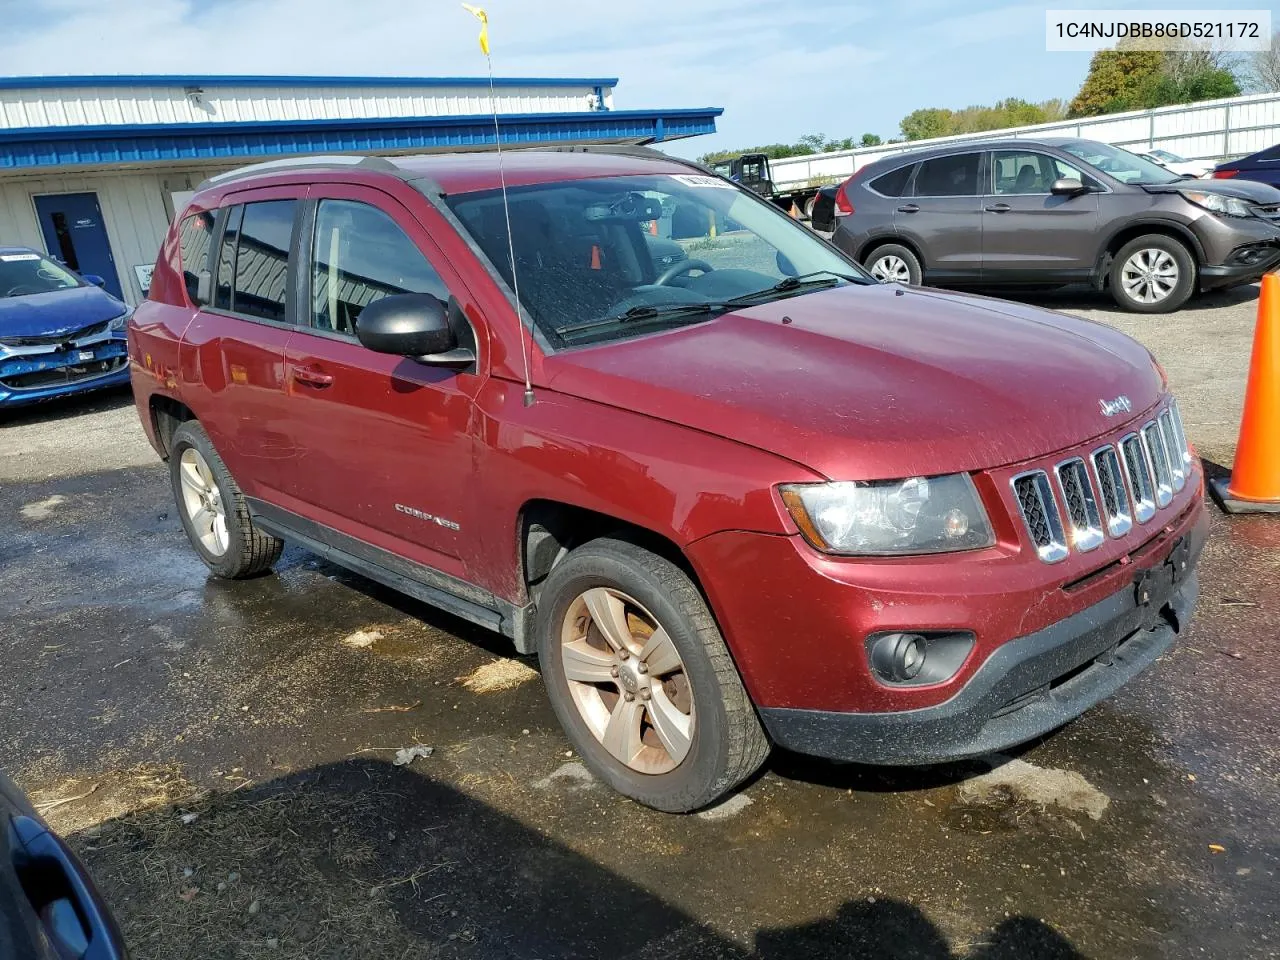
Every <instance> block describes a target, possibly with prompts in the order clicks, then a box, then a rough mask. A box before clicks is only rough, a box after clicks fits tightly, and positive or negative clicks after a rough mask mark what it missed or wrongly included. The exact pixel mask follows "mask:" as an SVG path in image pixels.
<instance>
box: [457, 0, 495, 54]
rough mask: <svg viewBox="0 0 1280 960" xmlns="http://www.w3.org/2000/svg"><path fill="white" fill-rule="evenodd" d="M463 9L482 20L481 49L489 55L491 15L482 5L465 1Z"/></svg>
mask: <svg viewBox="0 0 1280 960" xmlns="http://www.w3.org/2000/svg"><path fill="white" fill-rule="evenodd" d="M462 9H463V10H465V11H467V13H469V14H471V15H472V16H473V17H475V18H476V19H477V20H479V21H480V50H481V52H482V53H483V54H484V55H485V56H486V57H487V56H488V55H489V15H488V14H487V13H485V12H484V10H482V9H481V8H480V7H473V6H472V5H471V4H469V3H464V4H463V5H462Z"/></svg>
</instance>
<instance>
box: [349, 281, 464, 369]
mask: <svg viewBox="0 0 1280 960" xmlns="http://www.w3.org/2000/svg"><path fill="white" fill-rule="evenodd" d="M356 336H357V337H358V338H359V339H360V342H361V343H362V344H363V345H364V346H366V347H368V348H369V349H370V350H374V351H376V352H378V353H390V354H395V355H396V356H401V357H412V358H413V359H414V360H417V361H418V362H419V363H425V364H431V365H434V366H443V367H465V366H469V365H470V364H471V363H472V362H474V360H475V353H474V351H472V350H470V349H467V348H466V347H460V346H458V337H457V335H456V334H455V333H454V331H453V328H452V327H451V326H450V325H449V316H448V308H447V307H446V306H445V304H444V303H443V302H442V301H441V300H439V299H437V298H436V297H433V296H432V295H431V294H429V293H399V294H396V295H394V296H390V297H383V298H382V299H381V300H375V301H374V302H373V303H371V304H369V305H368V306H367V307H365V308H364V309H363V310H361V311H360V316H359V318H358V319H357V321H356Z"/></svg>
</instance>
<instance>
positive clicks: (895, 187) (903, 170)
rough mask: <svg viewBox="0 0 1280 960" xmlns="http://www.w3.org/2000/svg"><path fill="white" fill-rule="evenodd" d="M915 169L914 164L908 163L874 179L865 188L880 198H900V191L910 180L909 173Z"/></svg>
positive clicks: (905, 187)
mask: <svg viewBox="0 0 1280 960" xmlns="http://www.w3.org/2000/svg"><path fill="white" fill-rule="evenodd" d="M915 168H916V166H915V164H914V163H908V164H907V165H906V166H905V167H899V168H898V169H897V170H890V171H889V172H888V173H886V174H882V175H881V176H878V177H876V178H875V179H874V180H872V181H871V182H870V183H869V184H867V186H869V187H870V188H871V189H872V190H874V191H875V192H876V193H878V194H880V195H881V196H884V197H900V196H902V191H904V190H906V189H907V182H908V181H909V180H910V179H911V171H912V170H914V169H915Z"/></svg>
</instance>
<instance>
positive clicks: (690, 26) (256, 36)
mask: <svg viewBox="0 0 1280 960" xmlns="http://www.w3.org/2000/svg"><path fill="white" fill-rule="evenodd" d="M477 2H478V3H480V4H481V5H483V6H484V7H485V8H486V9H487V10H488V13H489V18H490V24H491V25H490V40H491V46H492V53H493V62H494V70H495V72H496V73H497V74H498V75H499V76H504V75H505V76H560V77H565V76H574V77H618V78H620V83H619V85H618V87H617V88H616V90H615V92H614V106H615V107H616V108H619V109H649V108H676V107H707V106H716V107H723V108H724V110H725V113H724V116H723V117H722V118H721V119H720V121H719V123H718V130H719V132H718V133H717V134H716V135H714V136H708V137H699V138H696V139H692V140H688V141H683V142H682V143H680V144H673V145H672V147H671V149H672V152H675V153H680V154H683V155H686V156H695V155H698V154H702V153H705V152H708V151H710V150H714V149H722V148H723V149H729V148H736V147H749V146H754V145H757V144H765V143H776V142H787V143H789V142H794V141H795V140H796V139H798V138H799V137H800V136H802V135H804V134H809V133H822V134H826V135H827V136H830V137H833V138H837V139H839V138H843V137H846V136H853V137H860V136H861V135H862V134H863V133H875V134H878V135H880V136H881V137H884V138H886V139H888V138H889V137H892V136H897V135H898V121H899V120H901V119H902V117H903V116H905V115H906V114H908V113H910V112H911V111H912V110H915V109H917V108H920V107H934V106H937V107H950V108H959V107H964V106H968V105H970V104H975V103H991V102H993V101H995V100H998V99H1002V98H1004V97H1021V98H1022V99H1024V100H1030V101H1038V100H1045V99H1048V98H1051V97H1063V98H1067V99H1069V98H1071V97H1072V96H1073V95H1074V94H1075V92H1076V90H1077V89H1078V88H1079V86H1080V83H1081V81H1082V80H1083V79H1084V76H1085V73H1086V71H1087V69H1088V64H1089V54H1087V53H1048V52H1046V51H1045V40H1044V23H1045V10H1046V7H1048V6H1050V5H1052V6H1053V7H1054V8H1076V7H1079V8H1085V9H1088V8H1100V7H1103V6H1105V3H1104V2H1102V0H1094V2H1085V3H1078V2H1077V3H1072V2H1070V0H1066V2H1061V0H1060V2H1056V3H1052V4H1047V3H1042V4H1027V3H1008V2H1000V0H962V2H956V0H880V2H876V3H865V2H857V0H805V2H803V3H796V2H788V0H769V2H761V0H592V2H588V0H523V2H521V0H489V2H487V3H486V2H484V0H477ZM1227 5H1229V6H1230V7H1232V8H1247V9H1270V10H1271V11H1272V19H1273V21H1274V26H1275V27H1277V28H1280V0H1252V2H1250V0H1230V2H1229V4H1228V3H1226V2H1222V0H1219V3H1216V4H1215V3H1214V2H1213V0H1199V2H1198V3H1197V2H1195V0H1190V2H1185V0H1181V2H1180V0H1123V2H1119V3H1115V4H1113V6H1115V7H1123V8H1129V9H1161V10H1175V9H1195V8H1197V7H1198V8H1201V9H1203V8H1205V7H1216V6H1227ZM0 24H3V28H2V29H0V75H10V76H24V75H26V76H36V75H42V74H43V75H48V74H97V73H127V74H138V73H187V74H212V73H249V74H324V75H343V76H347V75H350V76H365V75H377V76H382V75H402V76H479V75H482V74H484V72H485V63H484V59H483V57H482V55H481V53H480V51H479V48H478V45H477V42H476V36H477V23H476V21H475V20H474V19H473V18H472V17H471V16H470V15H469V14H468V13H467V12H466V11H464V10H463V9H462V7H461V5H460V4H459V3H458V2H456V0H416V2H413V0H0Z"/></svg>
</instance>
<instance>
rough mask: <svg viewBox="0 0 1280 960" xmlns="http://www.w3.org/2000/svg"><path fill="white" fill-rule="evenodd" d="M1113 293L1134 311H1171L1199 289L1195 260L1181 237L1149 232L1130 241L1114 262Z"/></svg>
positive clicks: (1122, 248) (1113, 295) (1127, 307)
mask: <svg viewBox="0 0 1280 960" xmlns="http://www.w3.org/2000/svg"><path fill="white" fill-rule="evenodd" d="M1110 284H1111V296H1112V298H1114V300H1115V301H1116V303H1117V304H1118V305H1119V306H1120V307H1121V308H1122V309H1124V310H1128V311H1130V312H1132V313H1172V312H1173V311H1175V310H1177V309H1179V308H1181V307H1182V306H1183V304H1185V303H1186V302H1187V301H1188V300H1190V299H1191V295H1192V294H1193V293H1194V292H1195V289H1196V262H1195V258H1193V257H1192V255H1191V251H1190V250H1188V249H1187V248H1186V246H1185V245H1184V244H1183V243H1181V242H1180V241H1178V240H1175V239H1173V238H1172V237H1166V236H1163V235H1161V234H1154V233H1153V234H1148V235H1146V236H1144V237H1138V238H1136V239H1134V240H1130V241H1129V242H1128V243H1126V244H1125V245H1124V246H1123V247H1121V248H1120V251H1119V253H1117V254H1116V256H1115V259H1114V260H1113V261H1112V263H1111V277H1110Z"/></svg>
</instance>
